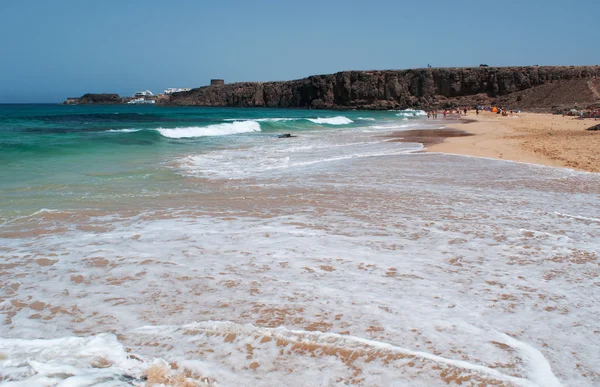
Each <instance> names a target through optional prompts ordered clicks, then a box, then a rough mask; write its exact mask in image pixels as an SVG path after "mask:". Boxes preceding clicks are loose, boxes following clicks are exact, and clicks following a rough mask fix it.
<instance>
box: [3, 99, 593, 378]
mask: <svg viewBox="0 0 600 387" xmlns="http://www.w3.org/2000/svg"><path fill="white" fill-rule="evenodd" d="M423 114H424V113H423V112H419V111H384V112H365V111H323V110H319V111H315V110H285V109H222V108H193V107H181V108H179V107H178V108H171V107H160V106H60V105H1V106H0V385H7V386H27V387H29V386H34V387H38V386H40V387H42V386H43V387H46V386H59V387H61V386H78V387H84V386H86V387H87V386H102V387H132V386H135V387H151V386H157V385H163V386H201V387H206V386H211V387H212V386H219V387H238V386H253V387H263V386H264V387H273V386H277V387H279V386H292V387H304V386H324V387H329V386H340V385H357V386H398V387H399V386H402V387H404V386H415V387H420V386H439V387H443V386H447V385H448V384H449V383H450V384H452V383H455V384H462V385H473V386H475V385H503V386H544V387H550V386H551V387H558V386H563V385H564V386H598V385H600V376H599V375H600V358H599V354H598V338H599V334H598V332H599V331H600V326H599V324H598V322H597V321H598V314H600V304H599V302H598V300H600V287H599V286H598V285H599V283H598V278H600V265H599V262H600V254H599V252H600V242H599V241H600V206H599V201H598V198H599V197H600V175H599V174H593V173H584V172H577V171H573V170H569V169H564V168H550V167H544V166H539V165H531V164H523V163H515V162H509V161H505V160H491V159H484V158H476V157H464V156H459V155H449V154H442V153H433V152H421V151H422V150H423V145H422V144H419V143H410V142H398V141H397V140H398V138H399V137H402V132H403V131H406V130H410V129H415V128H418V129H423V130H427V129H439V128H441V127H443V126H444V125H445V124H446V123H447V121H442V120H440V121H429V120H427V119H426V117H423ZM465 129H468V126H465ZM285 133H289V134H291V135H293V136H295V137H290V138H278V136H279V135H281V134H285ZM393 133H394V136H393V137H394V138H391V137H390V135H391V134H393Z"/></svg>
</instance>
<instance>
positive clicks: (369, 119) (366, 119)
mask: <svg viewBox="0 0 600 387" xmlns="http://www.w3.org/2000/svg"><path fill="white" fill-rule="evenodd" d="M358 119H359V120H363V121H375V118H373V117H358Z"/></svg>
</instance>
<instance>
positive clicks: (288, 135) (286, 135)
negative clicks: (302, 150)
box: [277, 133, 298, 138]
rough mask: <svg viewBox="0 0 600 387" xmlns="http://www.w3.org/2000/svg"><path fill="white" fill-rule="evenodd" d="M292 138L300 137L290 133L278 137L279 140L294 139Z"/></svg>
mask: <svg viewBox="0 0 600 387" xmlns="http://www.w3.org/2000/svg"><path fill="white" fill-rule="evenodd" d="M292 137H298V136H292V135H291V134H290V133H286V134H280V135H279V136H277V138H292Z"/></svg>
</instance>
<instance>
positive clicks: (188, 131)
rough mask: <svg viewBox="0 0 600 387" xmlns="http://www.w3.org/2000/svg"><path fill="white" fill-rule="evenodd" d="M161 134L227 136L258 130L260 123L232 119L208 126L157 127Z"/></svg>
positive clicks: (172, 135) (177, 136)
mask: <svg viewBox="0 0 600 387" xmlns="http://www.w3.org/2000/svg"><path fill="white" fill-rule="evenodd" d="M156 130H157V131H158V132H159V133H160V134H161V135H163V136H165V137H169V138H190V137H205V136H227V135H229V134H240V133H250V132H260V124H259V123H258V122H256V121H234V122H226V123H222V124H215V125H209V126H191V127H189V128H158V129H156Z"/></svg>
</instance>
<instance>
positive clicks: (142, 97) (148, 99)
mask: <svg viewBox="0 0 600 387" xmlns="http://www.w3.org/2000/svg"><path fill="white" fill-rule="evenodd" d="M224 84H225V81H224V80H223V79H211V80H210V86H221V85H224ZM190 90H191V89H190V88H189V87H169V88H168V89H165V90H164V91H163V92H162V93H159V94H154V93H153V92H152V91H150V90H144V91H137V92H135V93H134V94H133V95H132V96H129V97H121V96H119V95H118V94H106V93H103V94H84V95H83V96H81V97H69V98H67V99H66V100H65V101H64V102H63V105H79V104H129V105H153V104H156V102H157V101H161V100H163V102H164V101H165V100H168V98H169V96H171V95H173V94H176V93H182V92H186V91H190Z"/></svg>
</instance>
